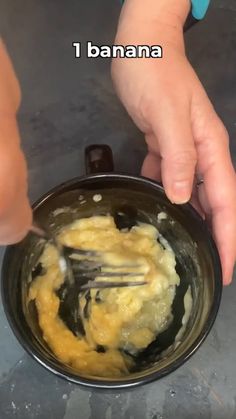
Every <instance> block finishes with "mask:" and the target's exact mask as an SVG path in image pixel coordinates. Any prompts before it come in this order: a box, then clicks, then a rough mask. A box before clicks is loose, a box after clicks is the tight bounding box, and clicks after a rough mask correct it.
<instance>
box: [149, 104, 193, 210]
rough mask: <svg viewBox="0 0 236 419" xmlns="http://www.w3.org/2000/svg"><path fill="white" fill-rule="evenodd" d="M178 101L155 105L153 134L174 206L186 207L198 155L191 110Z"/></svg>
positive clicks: (153, 110) (152, 124)
mask: <svg viewBox="0 0 236 419" xmlns="http://www.w3.org/2000/svg"><path fill="white" fill-rule="evenodd" d="M178 101H179V98H178ZM178 101H175V100H173V102H170V101H166V103H162V106H159V104H154V105H156V106H153V107H152V112H151V113H150V117H151V126H152V129H153V132H154V134H155V136H156V138H158V140H159V149H160V155H161V159H162V161H161V174H162V182H163V185H164V188H165V191H166V194H167V196H168V198H169V199H170V200H171V201H172V202H173V203H176V204H183V203H186V202H187V201H189V199H190V197H191V193H192V187H193V179H194V173H195V166H196V161H197V156H196V149H195V145H194V141H193V135H192V130H191V124H190V114H189V107H188V106H187V105H186V104H185V103H182V105H181V104H180V103H178ZM163 102H164V100H163ZM176 103H178V106H176Z"/></svg>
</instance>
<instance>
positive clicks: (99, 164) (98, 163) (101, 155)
mask: <svg viewBox="0 0 236 419" xmlns="http://www.w3.org/2000/svg"><path fill="white" fill-rule="evenodd" d="M84 154H85V171H86V175H89V174H93V173H107V172H113V171H114V161H113V154H112V150H111V148H110V147H109V146H108V145H106V144H93V145H90V146H88V147H86V148H85V152H84Z"/></svg>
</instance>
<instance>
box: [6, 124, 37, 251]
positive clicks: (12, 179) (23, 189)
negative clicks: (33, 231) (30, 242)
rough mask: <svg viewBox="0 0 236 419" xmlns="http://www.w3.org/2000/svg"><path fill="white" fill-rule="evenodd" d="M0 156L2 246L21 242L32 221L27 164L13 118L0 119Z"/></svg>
mask: <svg viewBox="0 0 236 419" xmlns="http://www.w3.org/2000/svg"><path fill="white" fill-rule="evenodd" d="M0 156H1V165H0V245H6V244H11V243H15V242H17V241H19V240H21V239H22V238H23V237H24V236H25V235H26V234H27V232H28V230H29V227H30V225H31V221H32V211H31V208H30V205H29V201H28V197H27V172H26V164H25V159H24V156H23V154H22V152H21V150H20V147H19V134H18V130H17V124H16V119H15V118H14V117H13V116H12V117H4V118H1V119H0Z"/></svg>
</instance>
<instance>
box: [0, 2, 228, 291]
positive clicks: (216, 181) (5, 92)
mask: <svg viewBox="0 0 236 419" xmlns="http://www.w3.org/2000/svg"><path fill="white" fill-rule="evenodd" d="M189 10H190V2H189V0H178V2H177V1H176V0H158V1H157V0H145V2H144V1H143V0H126V2H125V5H124V7H123V10H122V13H121V17H120V22H119V26H118V31H117V36H116V40H115V43H116V44H123V45H130V44H132V45H137V44H147V45H155V44H158V45H162V47H163V51H164V58H163V59H161V60H159V59H150V58H149V59H116V60H114V61H113V63H112V76H113V80H114V84H115V86H116V89H117V93H118V95H119V97H120V99H121V101H122V102H123V104H124V106H125V107H126V109H127V111H128V112H129V114H130V116H131V117H132V119H133V120H134V122H135V123H136V125H137V126H138V127H139V128H140V129H141V130H142V131H143V133H144V135H145V139H146V142H147V146H148V154H147V157H146V159H145V161H144V164H143V168H142V174H143V175H144V176H147V177H151V178H153V179H156V180H161V181H162V182H163V185H164V188H165V191H166V194H167V196H168V197H169V199H170V200H171V201H172V202H174V203H177V204H181V203H185V202H187V201H189V200H190V198H191V199H192V202H193V203H194V205H195V206H197V207H198V209H199V211H200V212H201V214H202V215H203V216H204V217H206V219H207V220H208V222H209V223H210V225H211V227H212V230H213V234H214V237H215V240H216V243H217V246H218V249H219V253H220V257H221V262H222V268H223V278H224V284H229V283H230V282H231V279H232V271H233V267H234V263H235V258H236V177H235V171H234V168H233V165H232V161H231V158H230V152H229V139H228V134H227V132H226V129H225V127H224V126H223V124H222V122H221V120H220V119H219V117H218V116H217V114H216V113H215V111H214V108H213V106H212V104H211V103H210V101H209V99H208V97H207V95H206V93H205V91H204V89H203V87H202V85H201V83H200V81H199V80H198V78H197V75H196V74H195V72H194V71H193V69H192V67H191V66H190V64H189V62H188V60H187V58H186V55H185V50H184V40H183V24H184V22H185V19H186V17H187V14H188V12H189ZM0 63H1V66H0V155H1V164H0V244H4V245H5V244H10V243H15V242H18V241H19V240H21V239H22V238H23V237H24V236H25V235H26V233H27V232H28V230H29V227H30V225H31V222H32V211H31V208H30V205H29V201H28V197H27V170H26V163H25V158H24V156H23V153H22V151H21V148H20V138H19V132H18V127H17V120H16V113H17V110H18V107H19V103H20V89H19V84H18V82H17V79H16V76H15V74H14V70H13V68H12V65H11V62H10V60H9V57H8V55H7V53H6V50H5V48H4V45H3V43H2V42H0ZM196 174H198V176H200V177H201V178H203V179H204V184H202V185H201V186H200V187H199V188H198V189H197V188H196V186H195V183H196V182H195V177H196ZM215 185H217V187H216V186H215Z"/></svg>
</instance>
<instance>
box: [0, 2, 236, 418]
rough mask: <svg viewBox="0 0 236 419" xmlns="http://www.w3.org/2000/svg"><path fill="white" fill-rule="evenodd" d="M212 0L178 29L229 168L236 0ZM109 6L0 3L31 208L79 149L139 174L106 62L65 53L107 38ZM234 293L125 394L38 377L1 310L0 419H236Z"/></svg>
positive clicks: (234, 119) (131, 131)
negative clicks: (222, 130) (197, 343)
mask: <svg viewBox="0 0 236 419" xmlns="http://www.w3.org/2000/svg"><path fill="white" fill-rule="evenodd" d="M213 3H214V5H213V6H212V8H211V10H210V12H209V14H208V16H207V18H206V19H205V20H204V22H202V23H201V24H199V25H197V26H196V27H195V28H193V29H192V30H191V32H189V33H188V35H187V47H188V51H189V56H190V58H191V61H192V63H193V64H194V67H195V68H196V70H197V72H198V74H199V76H200V78H201V80H202V82H203V83H204V85H205V87H206V89H207V91H208V92H209V94H210V97H211V98H212V100H213V102H214V104H215V106H216V109H217V110H218V112H219V113H220V115H221V117H222V118H223V120H224V122H225V124H226V126H227V128H228V130H229V132H230V135H231V150H232V155H233V157H234V161H236V142H235V138H236V66H235V64H236V3H235V0H231V1H230V0H228V1H226V0H225V1H217V0H215V1H214V2H213ZM119 8H120V6H119V2H118V0H117V1H116V0H114V1H110V0H100V1H95V0H93V1H92V0H88V1H86V2H85V1H79V0H70V1H67V2H66V1H63V0H57V1H56V0H54V1H53V0H48V1H45V0H44V1H41V2H36V1H35V2H33V1H30V0H22V1H18V2H16V1H14V0H0V10H1V13H0V28H1V32H2V35H3V38H4V40H5V42H6V43H7V46H8V49H9V52H10V55H11V56H12V59H13V62H14V65H15V68H16V70H17V74H18V76H19V79H20V82H21V86H22V91H23V102H22V106H21V111H20V115H19V123H20V129H21V135H22V143H23V148H24V150H25V153H26V156H27V159H28V165H29V185H30V196H31V199H32V201H33V200H35V199H36V198H38V197H39V196H41V195H42V193H44V192H45V191H47V190H49V189H50V188H51V187H53V186H54V185H56V184H59V183H60V182H62V181H64V180H66V179H69V178H72V177H74V176H77V175H80V174H82V173H83V171H84V164H83V149H84V146H85V145H87V144H91V143H96V142H98V143H99V142H105V143H107V144H110V145H111V146H112V148H113V150H114V155H115V162H116V168H117V170H119V171H125V172H127V173H138V172H139V169H140V166H141V162H142V158H143V156H144V154H145V144H144V141H143V138H142V136H141V135H140V133H138V132H137V131H136V129H135V128H134V126H133V124H132V123H131V122H130V120H129V118H128V117H127V116H126V114H125V112H124V110H123V109H122V107H121V105H120V104H119V103H118V101H117V99H116V97H115V95H114V92H113V89H112V86H111V82H110V78H109V61H107V60H88V59H85V58H81V59H79V60H75V59H74V51H73V48H72V46H71V44H72V41H81V42H86V41H88V40H91V41H93V42H94V43H97V44H101V43H104V44H109V43H111V41H112V39H113V36H114V32H115V28H116V24H117V18H118V14H119ZM131 156H132V158H131ZM222 182H224V179H222ZM2 253H3V249H2V251H1V255H2ZM235 292H236V279H235V281H234V283H233V285H232V286H231V287H230V288H227V289H225V290H224V293H223V299H222V304H221V308H220V312H219V315H218V318H217V320H216V323H215V326H214V327H213V329H212V331H211V333H210V335H209V337H208V338H207V340H206V341H205V343H204V344H203V345H202V347H201V348H200V349H199V351H198V352H197V353H196V354H195V355H194V356H193V357H192V358H191V360H190V361H188V363H187V364H185V365H184V366H183V367H181V368H180V369H179V370H177V371H176V372H174V373H173V374H171V375H170V376H168V377H166V378H164V379H162V380H161V381H159V382H156V383H153V384H150V385H147V386H145V387H142V388H138V389H135V390H133V391H125V392H123V393H119V392H118V391H114V392H109V393H107V392H104V391H103V392H101V391H94V390H93V391H90V390H87V389H83V388H80V387H77V386H75V385H71V384H69V383H67V382H66V381H63V380H61V379H58V378H57V377H55V376H54V375H52V374H51V373H49V372H47V371H46V370H45V369H43V368H42V367H41V366H40V365H38V364H37V363H36V362H35V361H33V360H32V359H31V358H30V357H29V356H28V355H27V354H26V353H25V352H24V350H23V349H22V348H21V346H20V345H19V344H18V343H17V341H16V339H15V337H14V336H13V334H12V332H11V330H10V328H9V326H8V323H7V321H6V318H5V315H4V313H3V309H2V306H1V305H0V418H1V419H10V418H19V419H31V418H40V419H50V418H53V419H54V418H55V419H78V418H81V419H118V418H125V419H131V418H132V419H172V418H176V419H189V418H190V417H191V419H199V418H202V419H210V418H212V419H222V418H224V419H234V418H236V333H235V318H236V296H235Z"/></svg>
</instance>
